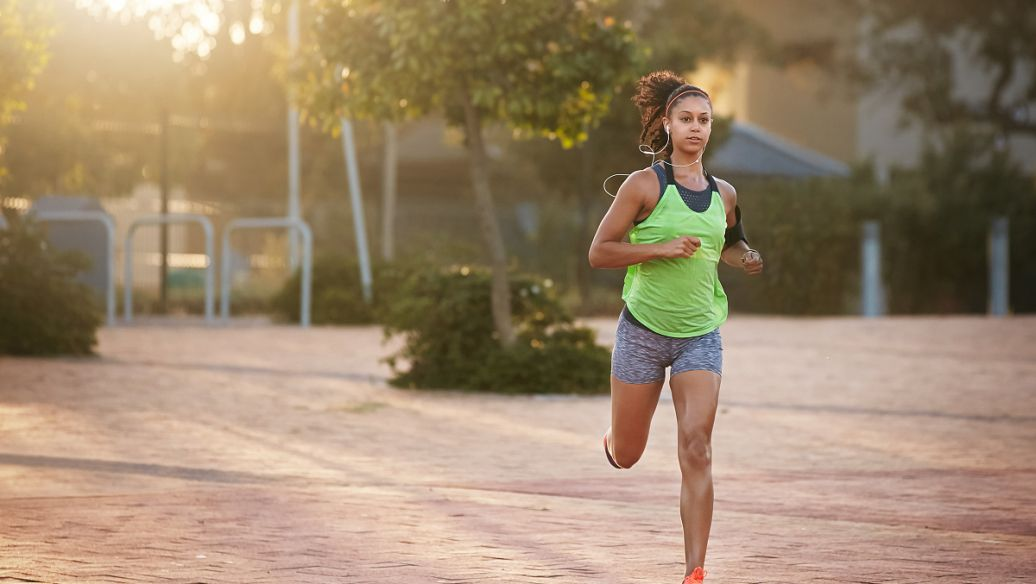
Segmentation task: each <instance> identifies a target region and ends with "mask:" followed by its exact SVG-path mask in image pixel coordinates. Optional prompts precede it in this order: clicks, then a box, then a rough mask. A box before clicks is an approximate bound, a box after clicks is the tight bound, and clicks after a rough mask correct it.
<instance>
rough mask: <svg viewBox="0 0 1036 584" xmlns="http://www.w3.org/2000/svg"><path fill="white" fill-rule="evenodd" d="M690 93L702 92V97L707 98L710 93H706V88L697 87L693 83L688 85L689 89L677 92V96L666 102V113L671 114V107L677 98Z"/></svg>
mask: <svg viewBox="0 0 1036 584" xmlns="http://www.w3.org/2000/svg"><path fill="white" fill-rule="evenodd" d="M688 93H700V94H701V95H702V97H704V98H705V99H709V94H708V93H705V90H704V89H701V88H700V87H695V86H693V85H691V86H689V87H687V89H684V90H683V91H681V92H680V93H677V94H676V95H675V96H673V98H672V99H670V100H669V101H668V102H667V103H666V104H665V115H667V116H668V115H669V108H671V107H673V104H674V103H676V100H678V99H680V98H681V97H682V96H684V95H686V94H688ZM710 101H711V100H710Z"/></svg>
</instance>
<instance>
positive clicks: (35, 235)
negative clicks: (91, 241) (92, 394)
mask: <svg viewBox="0 0 1036 584" xmlns="http://www.w3.org/2000/svg"><path fill="white" fill-rule="evenodd" d="M4 217H5V219H6V221H7V228H6V229H0V353H3V354H10V355H55V354H73V355H83V354H92V353H93V347H94V346H95V345H96V344H97V327H98V326H100V324H101V314H100V309H99V307H98V304H97V299H96V298H95V297H94V292H93V290H92V289H91V288H90V287H89V286H87V285H86V284H83V283H82V282H80V281H78V280H77V279H76V275H77V274H79V272H82V271H84V270H86V269H88V268H89V266H90V260H89V258H88V257H87V256H85V255H84V254H82V253H79V252H58V251H55V250H54V249H52V248H51V247H50V246H49V245H48V243H47V240H46V237H45V234H44V233H43V231H42V230H41V228H40V226H39V225H38V224H37V223H35V222H33V221H31V220H27V219H24V218H22V217H21V216H20V215H19V214H18V213H16V212H14V211H13V210H9V209H5V210H4Z"/></svg>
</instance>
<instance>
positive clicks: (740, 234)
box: [723, 205, 748, 249]
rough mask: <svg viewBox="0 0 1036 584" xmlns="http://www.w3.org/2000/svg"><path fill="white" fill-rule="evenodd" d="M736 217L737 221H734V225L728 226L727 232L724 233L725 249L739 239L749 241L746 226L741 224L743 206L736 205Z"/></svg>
mask: <svg viewBox="0 0 1036 584" xmlns="http://www.w3.org/2000/svg"><path fill="white" fill-rule="evenodd" d="M734 217H735V218H736V219H737V222H736V223H734V226H733V227H727V230H726V232H724V234H723V249H727V248H728V247H730V246H732V245H734V244H735V243H737V242H739V241H743V242H745V243H746V244H747V243H748V238H747V237H745V228H744V227H742V226H741V207H740V206H738V205H734Z"/></svg>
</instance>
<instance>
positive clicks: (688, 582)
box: [683, 566, 709, 584]
mask: <svg viewBox="0 0 1036 584" xmlns="http://www.w3.org/2000/svg"><path fill="white" fill-rule="evenodd" d="M708 574H709V573H708V572H706V571H705V568H703V567H701V566H698V567H697V568H695V569H694V571H693V572H691V575H690V576H687V577H686V578H684V579H683V584H702V583H703V582H705V576H707V575H708Z"/></svg>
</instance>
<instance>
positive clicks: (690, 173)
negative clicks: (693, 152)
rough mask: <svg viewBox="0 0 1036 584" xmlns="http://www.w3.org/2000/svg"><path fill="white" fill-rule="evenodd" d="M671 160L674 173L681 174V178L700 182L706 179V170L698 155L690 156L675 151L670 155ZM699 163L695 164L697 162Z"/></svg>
mask: <svg viewBox="0 0 1036 584" xmlns="http://www.w3.org/2000/svg"><path fill="white" fill-rule="evenodd" d="M669 162H670V163H672V165H673V173H675V174H679V175H680V178H682V179H684V180H685V181H686V180H693V181H695V182H700V181H699V180H698V179H701V181H704V180H705V172H704V169H703V168H702V165H701V164H700V163H701V161H700V160H699V159H698V157H694V158H692V157H690V156H688V155H686V154H683V153H680V152H673V153H672V155H670V156H669ZM696 162H697V163H698V164H695V163H696Z"/></svg>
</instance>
